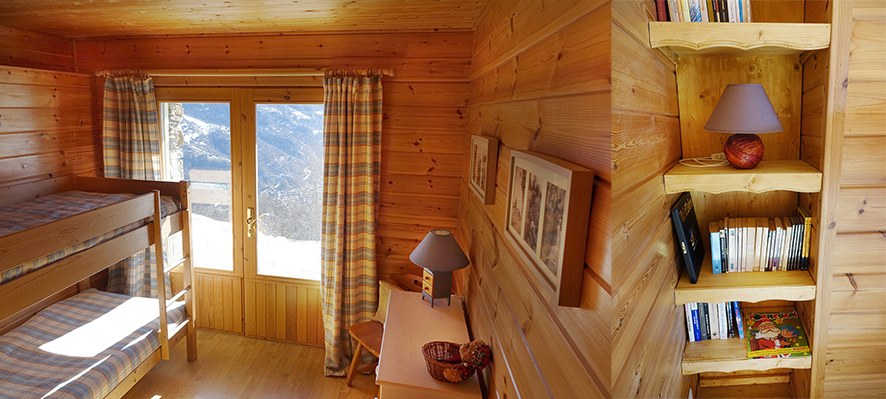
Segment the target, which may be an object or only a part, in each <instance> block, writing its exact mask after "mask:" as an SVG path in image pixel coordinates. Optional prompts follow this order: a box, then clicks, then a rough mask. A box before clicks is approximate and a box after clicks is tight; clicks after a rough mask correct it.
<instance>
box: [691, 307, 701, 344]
mask: <svg viewBox="0 0 886 399" xmlns="http://www.w3.org/2000/svg"><path fill="white" fill-rule="evenodd" d="M690 307H691V308H692V333H693V334H695V341H696V342H698V341H701V326H700V324H699V323H698V304H697V303H695V302H693V303H691V304H690Z"/></svg>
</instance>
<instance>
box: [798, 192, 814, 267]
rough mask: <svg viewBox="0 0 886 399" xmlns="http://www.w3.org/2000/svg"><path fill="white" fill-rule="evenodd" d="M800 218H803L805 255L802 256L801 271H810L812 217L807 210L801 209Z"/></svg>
mask: <svg viewBox="0 0 886 399" xmlns="http://www.w3.org/2000/svg"><path fill="white" fill-rule="evenodd" d="M799 212H800V217H802V218H803V254H802V255H801V258H802V260H801V262H800V270H809V245H810V244H811V239H812V217H811V215H809V212H808V211H806V209H805V208H803V207H799Z"/></svg>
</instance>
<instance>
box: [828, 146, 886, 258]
mask: <svg viewBox="0 0 886 399" xmlns="http://www.w3.org/2000/svg"><path fill="white" fill-rule="evenodd" d="M881 152H882V151H881ZM884 226H886V186H879V187H877V186H875V187H843V188H841V189H840V193H839V199H838V200H837V226H836V228H837V233H838V234H840V233H851V232H868V231H871V230H873V228H876V227H884ZM884 271H886V270H884Z"/></svg>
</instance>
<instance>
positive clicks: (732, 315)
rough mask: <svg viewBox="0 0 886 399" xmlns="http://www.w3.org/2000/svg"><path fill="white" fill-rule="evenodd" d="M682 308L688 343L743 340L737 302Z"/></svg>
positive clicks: (695, 303)
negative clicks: (732, 339) (728, 339)
mask: <svg viewBox="0 0 886 399" xmlns="http://www.w3.org/2000/svg"><path fill="white" fill-rule="evenodd" d="M684 306H685V310H686V332H687V334H688V335H689V342H698V341H706V340H709V339H727V338H742V339H743V338H744V336H745V335H744V334H745V333H744V326H743V325H742V317H741V314H742V313H741V306H740V305H739V303H738V302H723V303H704V302H693V303H687V304H685V305H684Z"/></svg>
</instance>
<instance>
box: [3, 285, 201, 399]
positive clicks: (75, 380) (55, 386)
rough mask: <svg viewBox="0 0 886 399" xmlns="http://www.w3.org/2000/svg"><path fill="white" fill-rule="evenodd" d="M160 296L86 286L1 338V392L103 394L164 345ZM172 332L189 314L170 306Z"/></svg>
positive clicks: (19, 395)
mask: <svg viewBox="0 0 886 399" xmlns="http://www.w3.org/2000/svg"><path fill="white" fill-rule="evenodd" d="M157 314H158V309H157V300H156V299H149V298H135V297H128V296H125V295H119V294H111V293H107V292H101V291H96V290H93V289H90V290H86V291H84V292H82V293H80V294H77V295H75V296H73V297H71V298H69V299H66V300H64V301H61V302H58V303H56V304H53V305H52V306H49V307H47V308H46V309H44V310H42V311H40V312H39V313H37V314H36V315H34V317H32V318H31V319H30V320H28V322H26V323H25V324H23V325H21V326H19V327H18V328H16V329H14V330H12V331H10V332H9V333H7V334H5V335H3V336H2V337H0V398H3V399H7V398H8V399H13V398H14V399H30V398H102V397H104V396H105V395H107V394H108V392H110V391H111V390H112V389H114V387H115V386H116V385H117V383H118V381H120V379H122V378H124V377H126V376H127V375H129V374H130V373H131V372H132V370H133V369H134V368H135V367H137V366H138V365H139V364H141V362H142V361H144V360H145V359H147V358H148V357H150V356H151V354H152V353H153V352H154V351H155V350H156V349H157V348H159V347H160V341H159V338H158V333H157V331H156V330H157V329H159V324H158V319H157ZM168 314H169V320H168V322H169V325H170V326H169V330H170V331H172V330H173V328H175V326H176V325H177V324H179V323H181V322H182V321H183V320H184V319H185V308H184V304H183V303H176V307H175V308H174V309H173V310H170V311H169V313H168Z"/></svg>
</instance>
